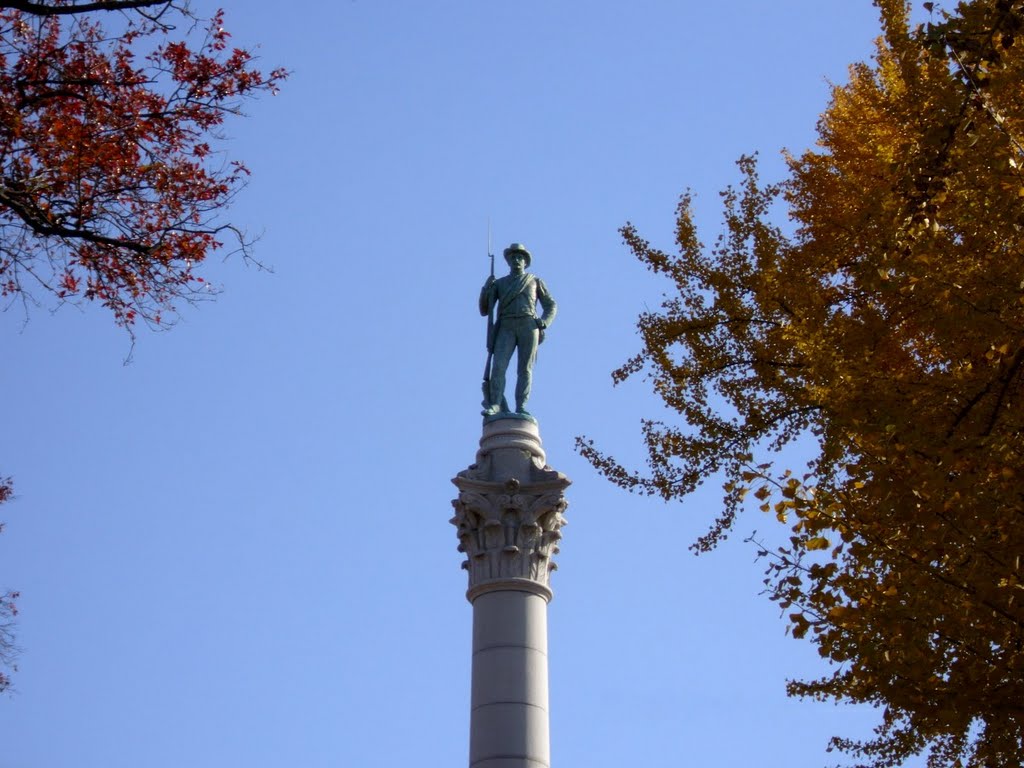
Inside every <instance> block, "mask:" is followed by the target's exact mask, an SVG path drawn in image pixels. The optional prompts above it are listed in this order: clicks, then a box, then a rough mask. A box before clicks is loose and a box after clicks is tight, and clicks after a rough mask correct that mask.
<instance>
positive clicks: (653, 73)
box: [0, 0, 878, 768]
mask: <svg viewBox="0 0 1024 768" xmlns="http://www.w3.org/2000/svg"><path fill="white" fill-rule="evenodd" d="M194 5H195V7H196V8H197V10H209V11H212V10H213V6H212V4H209V5H210V7H209V8H206V6H207V5H208V3H206V0H194ZM225 7H226V11H227V27H228V29H229V30H231V31H232V32H233V33H234V35H235V41H236V42H237V43H240V44H257V43H258V44H260V46H261V47H260V51H259V53H260V56H261V57H262V62H263V64H264V65H265V66H266V67H267V68H272V67H274V66H277V65H283V66H286V67H288V68H289V69H291V70H292V71H293V75H292V77H291V79H290V80H289V81H288V82H287V83H286V84H285V86H284V88H283V90H282V92H281V93H280V95H278V96H276V97H273V98H271V97H269V96H268V97H265V98H263V99H262V100H261V101H259V102H258V103H256V104H253V105H251V107H250V108H249V112H250V114H251V119H249V120H243V121H234V122H232V123H230V124H229V126H228V128H227V132H228V133H229V135H230V137H231V144H230V146H229V150H230V154H231V155H232V156H235V157H238V158H241V159H244V160H245V161H246V162H247V163H248V164H249V166H250V167H251V168H252V170H253V173H254V175H253V178H252V182H251V184H250V186H249V187H248V189H246V190H245V191H244V192H243V194H242V195H241V196H240V197H239V198H238V201H237V204H236V205H235V207H234V209H233V213H232V218H233V220H235V221H237V222H238V223H240V224H242V225H244V226H246V227H248V229H249V230H250V231H251V232H253V233H257V232H262V233H263V236H262V240H261V241H260V243H259V244H258V250H257V253H258V256H259V257H260V258H261V259H262V260H264V261H265V262H266V263H267V264H268V265H270V266H272V267H273V273H269V272H261V271H259V270H256V269H253V268H246V267H245V266H244V265H243V263H242V262H241V261H239V260H237V259H231V260H228V261H227V262H225V263H222V262H220V261H219V260H214V261H212V262H211V263H210V265H209V269H208V271H207V272H206V273H204V274H205V275H206V276H207V277H209V278H210V279H212V280H213V281H214V282H215V283H217V284H219V285H220V286H222V287H223V289H224V291H223V294H222V295H221V296H220V297H219V299H218V300H217V301H216V302H215V303H209V304H204V305H203V306H201V307H199V308H189V307H185V308H184V309H183V312H182V318H181V320H180V322H179V324H178V325H177V327H175V328H174V329H173V330H172V331H171V332H168V333H157V334H153V333H149V332H146V331H143V332H141V333H140V337H139V340H138V344H137V345H136V348H135V350H134V360H133V362H131V364H129V365H123V364H122V362H123V360H124V358H125V357H126V355H127V354H128V352H129V340H128V338H127V336H126V335H125V333H124V332H123V331H120V330H118V329H116V328H114V327H113V325H112V323H111V321H110V318H109V317H108V316H107V315H106V314H105V313H104V312H103V311H102V310H101V309H99V308H95V307H90V308H85V309H84V311H79V310H77V309H75V308H72V307H65V308H63V309H62V310H60V311H59V312H58V313H56V314H54V315H51V314H49V313H47V312H45V311H40V312H36V313H34V314H32V315H31V316H30V317H29V319H28V322H27V324H26V323H25V322H24V320H25V318H24V316H23V315H22V314H20V312H19V310H17V309H15V310H12V311H9V312H7V313H6V314H5V315H0V334H2V339H3V342H2V348H3V350H4V354H3V365H2V366H0V393H2V394H3V396H4V399H5V408H4V417H3V422H2V426H0V471H2V473H3V474H9V475H12V476H13V477H14V480H15V484H16V492H17V498H15V499H14V500H13V501H12V502H11V503H8V504H5V505H4V506H3V508H2V509H0V516H2V518H3V519H4V520H6V522H7V529H6V531H5V533H4V535H3V536H2V537H0V586H2V587H4V588H13V589H19V590H21V592H22V599H21V601H20V607H21V609H22V615H21V618H20V624H19V630H18V637H19V641H20V643H21V645H22V646H23V648H24V652H23V654H22V656H21V660H20V671H19V673H18V674H17V677H16V679H15V686H16V690H15V692H14V693H13V695H10V696H5V697H0V768H71V767H72V766H73V767H74V768H83V767H84V768H91V767H93V766H96V767H97V768H100V767H102V768H171V767H173V768H181V766H189V768H224V767H225V766H246V768H271V767H273V768H279V766H302V767H303V768H320V767H321V766H322V767H324V768H326V767H327V766H331V767H332V768H337V766H343V767H344V768H375V767H376V766H381V767H382V768H383V767H384V766H387V767H389V768H393V767H394V766H424V767H425V768H433V766H437V767H438V768H440V767H442V766H459V765H465V764H466V760H467V754H468V727H469V672H470V626H471V608H470V605H469V604H468V603H467V602H466V600H465V597H464V591H465V588H466V574H465V572H464V571H462V570H461V569H460V567H459V565H460V562H461V560H462V556H461V555H460V554H459V553H458V552H457V551H456V545H457V542H456V538H455V529H454V528H453V527H452V526H451V525H449V523H448V520H449V518H450V517H451V507H450V500H451V499H452V498H453V496H454V494H455V488H454V486H452V485H451V483H450V482H449V479H450V478H451V477H453V476H454V475H455V474H456V473H457V472H458V471H459V470H461V469H463V468H465V467H466V466H467V465H468V464H470V463H471V462H472V461H473V459H474V453H475V451H476V448H477V441H478V439H479V435H480V415H479V403H480V378H481V372H482V369H483V363H484V357H485V351H484V334H485V322H484V320H483V319H482V318H481V317H480V316H479V315H478V313H477V309H476V301H477V295H478V291H479V288H480V285H481V284H482V282H483V280H484V278H485V277H486V275H487V271H488V261H487V258H486V245H487V222H488V218H490V220H491V222H492V227H493V233H494V245H495V250H496V251H497V252H498V253H499V254H500V248H501V247H502V246H503V245H506V244H507V243H508V242H510V241H513V240H516V241H521V242H524V243H526V244H527V246H528V247H529V248H530V249H531V250H532V252H533V254H534V263H533V271H535V272H536V273H537V274H538V275H540V276H541V277H543V278H544V279H545V281H546V282H547V284H548V286H549V288H550V290H551V291H552V293H553V295H554V296H555V298H556V299H557V301H558V304H559V316H558V319H557V320H556V321H555V324H554V326H553V327H552V329H551V331H550V333H549V335H548V341H547V342H546V343H545V344H544V346H543V347H542V348H541V350H540V355H539V360H538V362H537V369H536V377H535V394H534V397H533V399H532V401H531V410H532V411H533V413H534V414H536V415H537V417H538V419H539V421H540V425H541V430H542V435H543V439H544V442H545V447H546V449H547V452H548V461H549V463H550V464H551V465H552V466H554V467H555V468H556V469H559V470H561V471H562V472H565V473H566V474H567V475H568V476H569V477H570V478H572V480H573V481H574V484H573V486H572V487H571V488H570V489H569V499H570V508H569V510H568V512H567V517H568V519H569V522H570V524H569V526H568V527H567V528H566V529H565V531H564V534H565V539H564V544H563V547H562V554H561V555H560V556H559V558H558V562H559V566H560V568H559V570H558V572H557V573H556V574H555V576H554V588H555V599H554V601H553V603H552V604H551V606H550V610H549V617H550V651H551V658H550V661H551V724H552V753H553V760H554V764H555V765H556V766H557V767H558V768H621V767H622V766H628V765H642V766H645V767H646V768H661V767H662V766H696V765H717V766H749V765H758V766H761V767H762V768H783V767H785V768H792V767H793V766H801V767H803V766H808V767H811V766H822V765H830V764H834V763H836V762H839V761H841V758H840V757H838V756H837V755H835V754H831V755H830V754H826V752H825V747H826V744H827V741H828V738H829V736H831V735H833V734H835V733H842V734H846V735H866V734H867V733H868V732H869V730H870V727H871V726H872V725H873V724H874V723H875V722H876V719H877V714H878V713H877V712H875V711H874V710H872V709H870V708H850V707H837V706H833V705H831V704H821V703H815V702H809V701H798V700H791V699H787V698H786V696H785V692H784V685H785V680H786V679H787V678H794V677H808V676H816V675H821V674H826V673H828V671H829V668H828V667H827V666H825V664H824V663H823V662H822V661H821V660H820V659H819V657H818V655H817V653H816V651H815V649H814V647H813V646H811V645H810V644H808V643H805V642H796V641H794V640H792V639H791V638H789V637H786V636H785V631H784V630H785V622H784V620H783V619H781V618H780V616H779V611H778V609H777V608H776V607H775V606H773V605H772V604H770V603H769V602H767V600H766V599H765V598H764V597H763V596H759V594H758V593H759V591H760V589H761V574H762V571H763V567H764V566H763V564H761V563H758V562H755V550H754V547H753V546H751V545H750V544H745V543H743V542H742V539H743V538H745V537H746V536H748V535H749V534H750V533H751V532H752V531H753V530H755V529H757V530H759V531H761V533H762V534H764V535H766V536H768V537H779V536H782V535H783V534H784V531H781V530H780V529H779V526H778V525H777V524H775V523H774V522H773V521H772V520H771V519H770V518H769V517H767V516H764V515H761V514H760V513H758V512H756V511H755V512H751V513H750V514H748V515H747V516H745V517H744V518H742V519H741V520H740V521H739V523H738V525H737V530H736V532H735V534H734V535H733V537H732V538H731V539H730V540H729V541H728V542H727V543H726V545H725V546H723V547H722V548H721V550H720V551H718V552H715V553H713V554H711V555H707V556H701V557H699V558H698V557H694V556H693V555H692V554H690V552H689V551H688V549H687V546H688V545H689V544H690V543H691V542H692V541H693V540H694V539H695V538H696V537H697V536H698V535H700V534H701V533H702V532H703V531H704V530H706V528H707V526H708V525H709V524H710V521H711V517H712V515H713V514H714V512H715V510H716V509H717V507H718V505H719V503H720V481H719V480H718V479H716V478H709V481H708V483H707V485H706V487H705V489H704V490H703V491H702V492H701V493H699V494H697V495H695V496H693V497H692V498H690V499H689V500H687V502H686V503H685V504H682V505H680V504H672V505H666V504H664V503H662V502H661V501H658V500H654V499H644V498H638V497H634V496H631V495H629V494H627V493H625V492H623V491H620V490H619V489H617V488H615V487H613V486H611V485H610V484H609V483H608V482H607V481H605V480H603V479H601V478H600V477H598V476H597V475H596V473H595V472H594V471H593V470H592V469H591V468H590V467H589V465H587V464H586V463H585V462H584V461H582V460H581V459H580V457H579V456H578V455H577V454H576V453H575V452H574V450H573V440H574V438H575V437H576V436H577V435H581V434H585V435H587V436H589V437H592V438H594V439H595V440H596V441H597V442H598V444H599V445H600V446H601V447H603V448H605V449H607V450H609V451H611V452H612V453H614V454H615V455H616V456H618V457H619V458H620V459H622V460H624V461H626V462H628V463H633V464H638V463H641V462H642V460H643V452H642V446H641V442H640V432H639V421H640V418H641V417H642V416H661V415H667V414H662V412H661V410H660V407H659V405H658V404H657V402H656V401H655V399H654V397H653V396H652V395H651V394H650V393H649V391H648V390H647V388H646V386H645V385H644V383H643V382H642V381H640V380H637V381H635V382H631V383H628V384H627V385H625V386H622V387H619V388H613V387H612V385H611V378H610V375H609V373H610V371H611V370H612V369H613V368H615V367H617V366H618V365H619V364H620V363H621V362H623V361H624V360H625V359H626V358H627V357H629V356H630V355H632V354H633V353H634V352H635V351H636V350H637V349H638V338H637V337H636V335H635V333H634V327H633V323H634V320H635V317H636V315H637V314H638V313H639V312H641V311H643V310H644V309H645V308H653V307H656V306H657V304H658V303H659V301H660V298H661V294H662V291H663V290H665V289H666V288H667V287H668V286H667V283H666V284H662V282H660V281H659V280H658V279H656V278H654V277H653V276H651V275H649V274H648V273H646V272H645V271H644V269H643V268H642V267H641V266H640V265H639V264H638V263H636V262H635V261H634V260H633V259H632V257H631V256H630V255H629V254H628V253H627V251H626V249H625V247H624V246H623V245H622V243H621V241H620V238H619V235H618V233H617V229H618V227H620V226H621V225H622V224H624V223H625V222H626V221H627V220H629V221H633V222H634V223H635V224H637V226H638V227H639V229H640V230H641V232H642V233H644V235H645V236H647V237H648V238H649V239H650V240H652V241H653V242H654V243H656V244H659V245H662V246H664V247H670V246H671V243H672V229H673V212H674V208H675V204H676V201H677V198H678V195H679V194H680V193H681V192H682V191H683V190H684V189H685V188H687V187H689V188H692V189H693V190H694V191H695V192H696V193H697V195H698V198H697V212H698V218H699V221H700V223H701V225H702V227H703V239H704V241H705V242H708V243H710V242H713V240H714V237H715V235H716V234H717V231H718V229H717V225H718V220H719V200H718V195H717V192H718V190H719V189H721V188H723V187H724V186H726V185H727V184H729V183H732V182H735V181H736V180H737V173H736V168H735V166H734V164H733V163H734V161H735V160H736V158H737V157H738V156H739V155H741V154H743V153H750V152H753V151H760V153H761V157H762V161H763V163H762V164H763V172H764V176H765V178H769V179H770V178H776V177H778V175H779V174H780V173H781V169H782V163H781V160H780V156H779V151H780V150H781V149H782V148H784V147H788V148H790V149H791V150H794V151H799V150H801V149H802V148H804V147H806V146H808V145H809V144H811V143H812V142H813V140H814V126H815V122H816V119H817V116H818V115H819V113H820V112H821V111H822V109H823V108H824V107H825V105H826V102H827V98H828V89H829V86H828V82H829V81H830V80H831V81H833V82H842V81H844V80H845V79H846V73H847V66H848V64H850V63H851V62H854V61H858V60H864V59H867V58H869V57H870V55H871V53H872V50H873V40H874V38H875V36H876V35H877V34H878V26H877V24H878V22H877V12H876V10H875V9H874V7H873V6H872V5H871V4H870V3H869V2H868V0H773V2H765V0H735V1H734V2H696V1H694V0H689V1H684V0H633V1H632V2H629V3H624V2H606V1H604V0H600V1H597V0H594V1H592V2H582V1H575V2H569V0H544V1H543V2H542V1H541V0H521V2H517V3H497V2H478V1H471V0H434V1H433V2H423V1H422V0H334V1H332V2H327V0H313V1H312V2H307V3H302V4H295V5H290V6H289V5H287V4H283V3H281V2H270V1H269V0H227V2H226V3H225ZM499 269H503V265H501V263H500V259H499Z"/></svg>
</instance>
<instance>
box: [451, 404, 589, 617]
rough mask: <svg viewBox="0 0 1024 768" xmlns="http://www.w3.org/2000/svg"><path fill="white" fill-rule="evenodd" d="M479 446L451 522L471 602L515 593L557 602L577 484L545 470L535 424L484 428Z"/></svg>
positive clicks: (460, 481)
mask: <svg viewBox="0 0 1024 768" xmlns="http://www.w3.org/2000/svg"><path fill="white" fill-rule="evenodd" d="M502 424H504V425H505V426H504V428H503V427H502V426H501V425H502ZM509 425H511V426H509ZM480 445H481V449H480V452H479V453H478V454H477V463H476V464H473V465H472V466H471V467H469V469H466V470H464V471H462V472H460V473H459V474H458V476H457V477H456V478H454V479H453V480H452V482H453V483H455V485H456V487H458V489H459V496H458V498H457V499H454V500H453V501H452V506H454V508H455V516H454V517H453V518H452V519H451V521H450V522H451V523H452V524H453V525H454V526H455V527H456V529H457V534H456V535H457V536H458V537H459V551H460V552H464V553H465V554H466V560H465V562H463V564H462V567H463V568H465V569H466V570H467V571H468V572H469V590H468V591H467V593H466V597H467V598H468V599H469V600H470V602H472V601H473V600H474V599H475V598H476V597H477V596H478V595H480V594H483V593H485V592H489V591H493V590H500V589H516V590H521V591H527V592H533V593H535V594H539V595H541V596H542V597H544V598H545V599H546V600H550V599H551V596H552V593H551V586H550V581H551V571H553V570H555V568H557V566H556V564H555V562H554V556H555V555H556V554H558V544H559V541H560V540H561V538H562V534H561V528H562V526H563V525H565V524H566V519H565V517H564V516H563V514H562V513H563V512H564V511H565V509H566V507H567V506H568V502H567V501H566V499H565V495H564V491H565V489H566V488H567V487H568V486H569V483H570V481H569V479H568V478H567V477H566V476H565V475H563V474H562V473H561V472H556V471H555V470H553V469H551V467H549V466H547V465H546V464H544V452H543V450H542V449H541V447H540V437H539V433H538V432H537V427H536V425H534V424H531V423H530V422H524V421H518V420H512V419H508V420H503V421H502V422H492V423H491V424H488V425H485V427H484V437H483V439H481V441H480Z"/></svg>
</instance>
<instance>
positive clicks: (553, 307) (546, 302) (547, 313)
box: [536, 277, 558, 328]
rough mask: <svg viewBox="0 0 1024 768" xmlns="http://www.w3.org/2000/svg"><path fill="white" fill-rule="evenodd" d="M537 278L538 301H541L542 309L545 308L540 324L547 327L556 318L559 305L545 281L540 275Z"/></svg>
mask: <svg viewBox="0 0 1024 768" xmlns="http://www.w3.org/2000/svg"><path fill="white" fill-rule="evenodd" d="M536 280H537V301H539V302H540V306H541V309H543V310H544V314H542V315H541V316H540V318H539V319H540V326H541V327H542V328H547V327H548V326H550V325H551V323H552V322H553V321H554V319H555V314H556V313H557V312H558V305H557V304H555V300H554V298H553V297H552V296H551V292H550V291H548V287H547V286H546V285H544V281H543V280H541V279H540V278H539V277H538V278H536Z"/></svg>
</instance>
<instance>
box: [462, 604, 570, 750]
mask: <svg viewBox="0 0 1024 768" xmlns="http://www.w3.org/2000/svg"><path fill="white" fill-rule="evenodd" d="M547 635H548V633H547V601H546V600H545V599H544V598H543V597H541V596H540V595H537V594H533V593H530V592H520V591H514V590H509V591H497V592H487V593H484V594H482V595H479V596H478V597H477V598H476V599H475V600H474V601H473V683H472V685H473V691H472V696H471V702H472V703H471V714H470V725H469V729H470V735H469V765H470V768H549V766H550V764H551V755H550V737H549V719H548V647H547V646H548V642H547Z"/></svg>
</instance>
